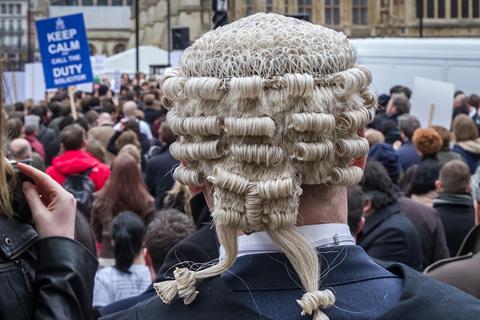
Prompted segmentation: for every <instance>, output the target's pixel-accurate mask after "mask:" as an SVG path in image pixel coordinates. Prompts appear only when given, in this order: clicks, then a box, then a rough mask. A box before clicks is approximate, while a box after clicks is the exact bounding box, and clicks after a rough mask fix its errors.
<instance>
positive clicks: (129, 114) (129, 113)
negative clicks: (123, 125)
mask: <svg viewBox="0 0 480 320" xmlns="http://www.w3.org/2000/svg"><path fill="white" fill-rule="evenodd" d="M136 111H137V104H136V103H135V102H133V101H127V102H125V104H124V105H123V114H124V115H125V118H129V119H134V118H136Z"/></svg>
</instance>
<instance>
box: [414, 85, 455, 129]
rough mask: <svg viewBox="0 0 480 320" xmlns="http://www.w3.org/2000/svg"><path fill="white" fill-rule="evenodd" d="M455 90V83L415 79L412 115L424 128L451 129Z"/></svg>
mask: <svg viewBox="0 0 480 320" xmlns="http://www.w3.org/2000/svg"><path fill="white" fill-rule="evenodd" d="M454 90H455V87H454V85H453V83H449V82H443V81H437V80H431V79H426V78H420V77H415V79H414V80H413V94H412V98H411V101H410V102H411V104H412V108H411V110H410V114H411V115H413V116H415V117H417V118H418V120H419V121H420V123H421V125H422V127H429V126H432V125H438V126H443V127H445V128H447V129H450V127H451V123H452V113H453V94H454Z"/></svg>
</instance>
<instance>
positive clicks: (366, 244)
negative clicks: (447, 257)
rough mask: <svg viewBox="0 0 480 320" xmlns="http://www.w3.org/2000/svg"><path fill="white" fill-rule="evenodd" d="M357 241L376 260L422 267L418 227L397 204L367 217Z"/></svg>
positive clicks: (416, 267) (417, 267)
mask: <svg viewBox="0 0 480 320" xmlns="http://www.w3.org/2000/svg"><path fill="white" fill-rule="evenodd" d="M357 243H358V245H359V246H361V247H362V248H364V249H365V251H366V252H367V253H368V255H369V256H371V257H373V258H375V259H379V260H382V261H391V262H400V263H405V264H406V265H408V266H410V267H412V268H415V269H421V266H422V248H421V245H420V239H419V237H418V233H417V230H416V229H415V227H414V226H413V224H412V223H411V222H410V220H409V219H408V218H407V217H406V216H405V214H404V213H403V212H401V211H400V207H399V205H398V203H395V204H393V205H389V206H387V207H385V208H383V209H380V210H376V211H375V212H373V213H372V214H371V215H370V216H368V217H367V218H366V219H365V226H364V228H363V231H362V232H361V233H360V234H359V235H358V237H357Z"/></svg>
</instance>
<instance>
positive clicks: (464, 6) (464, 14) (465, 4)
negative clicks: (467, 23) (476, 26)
mask: <svg viewBox="0 0 480 320" xmlns="http://www.w3.org/2000/svg"><path fill="white" fill-rule="evenodd" d="M462 18H468V0H462Z"/></svg>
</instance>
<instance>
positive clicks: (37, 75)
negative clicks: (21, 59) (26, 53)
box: [25, 62, 46, 101]
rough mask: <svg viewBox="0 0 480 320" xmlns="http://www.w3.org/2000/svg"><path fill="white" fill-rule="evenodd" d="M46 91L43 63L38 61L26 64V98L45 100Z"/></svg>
mask: <svg viewBox="0 0 480 320" xmlns="http://www.w3.org/2000/svg"><path fill="white" fill-rule="evenodd" d="M45 91H46V87H45V79H44V77H43V67H42V64H41V63H38V62H36V63H27V64H25V99H33V100H34V101H43V100H44V99H45Z"/></svg>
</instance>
